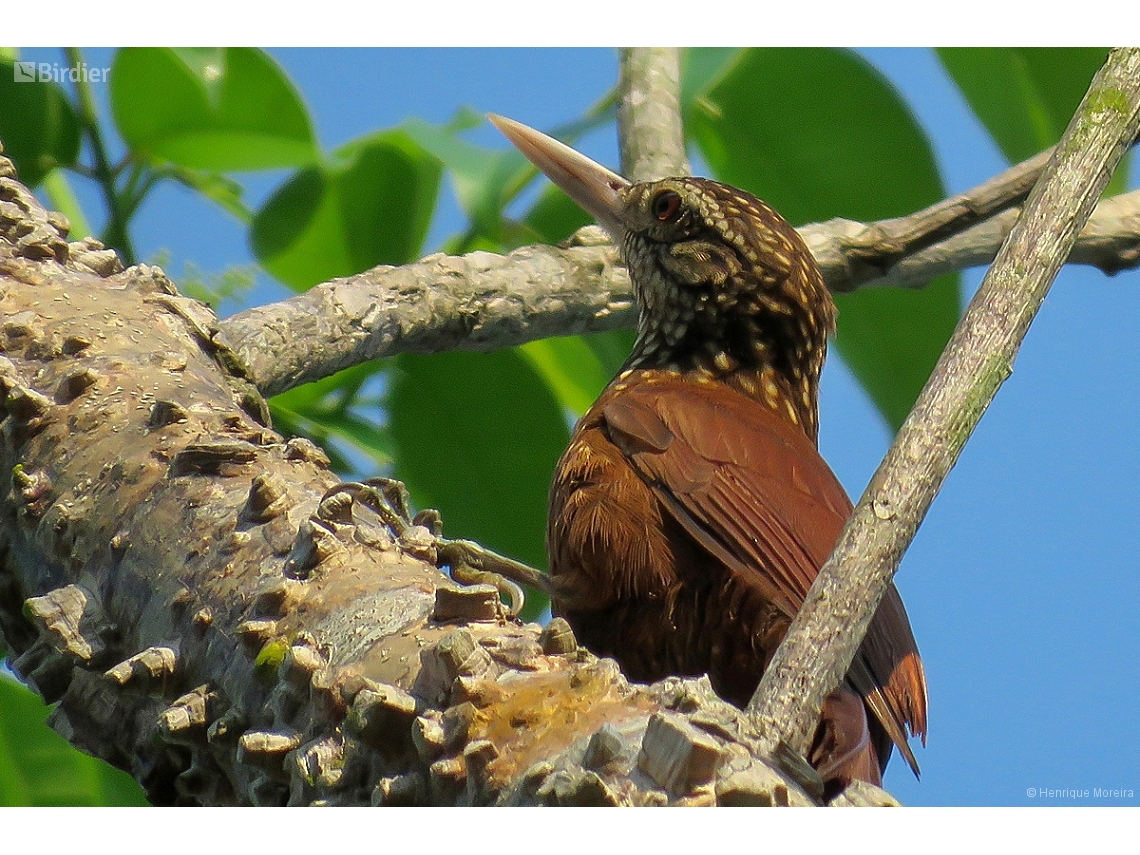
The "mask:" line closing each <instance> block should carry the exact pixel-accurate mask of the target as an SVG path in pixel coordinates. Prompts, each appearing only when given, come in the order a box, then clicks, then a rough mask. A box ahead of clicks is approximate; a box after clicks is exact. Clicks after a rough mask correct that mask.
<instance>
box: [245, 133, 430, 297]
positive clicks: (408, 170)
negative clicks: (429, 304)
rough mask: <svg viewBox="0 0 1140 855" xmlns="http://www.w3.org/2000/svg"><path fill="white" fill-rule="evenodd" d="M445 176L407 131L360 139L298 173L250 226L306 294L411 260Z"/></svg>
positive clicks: (281, 272) (284, 276)
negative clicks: (327, 160) (325, 161)
mask: <svg viewBox="0 0 1140 855" xmlns="http://www.w3.org/2000/svg"><path fill="white" fill-rule="evenodd" d="M440 172H441V169H440V164H439V161H438V160H437V159H436V158H434V157H432V156H431V155H430V154H429V153H428V152H426V151H424V149H423V148H422V147H420V146H419V145H417V144H416V143H415V142H414V141H413V140H412V139H411V138H410V137H409V136H408V134H407V133H406V132H404V131H401V130H396V131H385V132H382V133H377V134H372V135H370V136H366V137H363V138H361V139H358V140H355V141H353V142H351V143H349V144H348V145H346V146H344V147H343V148H341V149H339V150H338V151H337V152H336V153H335V154H334V156H333V159H332V162H331V163H330V164H327V165H319V166H311V167H307V168H305V169H302V170H300V171H299V172H296V173H294V174H293V176H292V177H291V178H290V179H289V180H288V181H286V182H285V184H283V185H282V186H281V187H280V188H279V189H278V190H277V191H276V192H275V193H274V194H273V196H272V197H271V198H270V199H269V200H268V201H266V203H265V205H264V206H262V208H261V210H259V211H258V212H257V213H256V214H255V215H254V218H253V224H252V226H251V229H250V242H251V243H252V245H253V251H254V254H255V255H256V256H257V259H258V260H259V261H260V262H261V264H262V265H263V266H264V267H265V269H266V270H268V271H269V272H270V273H272V274H273V275H274V276H276V277H277V278H278V279H280V280H281V281H282V282H284V283H286V284H287V285H289V286H291V287H293V288H296V289H298V290H303V289H305V288H308V287H309V286H311V285H315V284H316V283H318V282H324V281H326V280H328V279H332V278H334V277H337V276H350V275H352V274H354V273H360V272H362V271H364V270H367V269H369V268H370V267H374V266H376V265H377V264H404V263H406V262H408V261H411V260H413V259H414V258H415V257H416V255H417V254H418V253H419V252H420V248H421V247H422V246H423V242H424V239H425V238H426V236H427V230H428V226H429V225H430V223H431V215H432V211H433V209H434V207H435V200H436V195H437V193H438V192H439V181H440Z"/></svg>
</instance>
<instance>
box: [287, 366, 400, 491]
mask: <svg viewBox="0 0 1140 855" xmlns="http://www.w3.org/2000/svg"><path fill="white" fill-rule="evenodd" d="M384 370H385V369H384V367H383V365H382V363H379V362H368V363H365V364H363V365H355V366H353V367H352V368H349V369H346V370H345V371H341V372H338V373H337V374H334V375H333V376H332V377H325V378H323V379H321V380H318V381H316V382H315V383H306V384H305V385H304V386H298V387H296V388H294V389H290V390H289V391H288V392H284V393H282V394H280V395H277V396H275V397H273V398H272V399H270V401H269V408H270V412H271V414H272V416H273V424H274V426H275V427H276V428H277V430H278V431H280V432H281V433H282V434H284V435H302V436H307V437H309V438H310V439H312V440H313V441H314V442H316V443H317V444H318V445H321V446H322V447H324V448H325V449H326V450H327V451H329V455H330V457H332V458H333V468H334V469H335V470H336V471H337V472H339V473H341V474H342V475H350V474H354V472H355V471H356V470H357V469H358V468H359V467H358V466H354V461H353V460H351V459H349V458H348V457H346V456H345V455H344V454H341V453H340V452H339V451H338V450H337V449H336V448H335V447H330V442H329V441H330V440H335V441H336V442H338V443H340V444H342V445H343V446H346V447H347V449H346V450H347V451H348V452H350V453H353V452H354V453H355V454H356V455H358V456H360V455H362V456H364V457H366V458H368V460H369V461H371V466H370V467H369V468H370V470H371V471H368V472H366V473H364V474H366V475H375V474H376V472H375V470H376V469H379V468H382V467H385V466H387V465H389V464H390V463H391V462H392V438H391V436H389V434H388V430H387V427H386V426H384V425H382V424H380V421H381V416H380V411H379V406H377V405H376V404H375V403H373V404H372V405H371V406H366V405H364V404H363V403H362V402H361V401H360V393H361V390H362V388H363V387H364V386H365V384H367V383H369V382H371V381H373V380H374V379H375V378H376V377H377V375H378V374H381V373H382V372H383V371H384ZM369 411H371V412H369ZM356 462H357V463H358V462H359V460H357V461H356Z"/></svg>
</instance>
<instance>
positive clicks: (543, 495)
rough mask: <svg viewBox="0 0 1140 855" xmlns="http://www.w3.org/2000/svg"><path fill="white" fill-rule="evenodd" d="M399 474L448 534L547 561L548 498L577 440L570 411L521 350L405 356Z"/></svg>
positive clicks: (395, 431) (395, 427)
mask: <svg viewBox="0 0 1140 855" xmlns="http://www.w3.org/2000/svg"><path fill="white" fill-rule="evenodd" d="M388 414H389V430H390V431H391V434H392V437H393V439H394V441H395V445H396V450H397V458H396V465H395V474H396V476H397V477H399V478H402V479H403V480H404V481H406V483H407V485H408V489H409V490H410V491H411V494H412V497H413V499H414V501H415V503H416V504H417V505H418V506H419V507H421V508H423V507H434V508H437V509H439V511H440V513H441V514H442V515H443V523H444V533H445V534H446V535H447V536H448V537H457V538H467V539H471V540H476V541H478V542H479V543H481V544H483V545H484V546H487V547H488V548H490V549H494V550H495V551H497V552H501V553H503V554H504V555H508V556H510V557H512V558H515V559H517V560H519V561H524V562H526V563H528V564H531V565H533V566H538V567H541V566H545V564H546V559H545V549H544V547H543V538H544V532H545V530H546V505H547V495H548V493H549V490H550V477H551V473H552V472H553V471H554V464H555V462H556V461H557V460H558V457H559V455H561V453H562V451H563V449H565V447H566V444H567V443H568V441H569V428H568V426H567V423H566V418H565V416H564V414H563V411H562V408H561V407H560V406H559V403H558V401H557V400H555V397H554V396H553V395H552V394H551V392H550V390H549V389H548V388H547V386H546V384H545V383H544V382H543V381H542V379H541V378H540V377H539V375H538V374H537V373H536V372H535V370H534V369H533V368H532V367H531V365H530V364H528V362H527V361H526V360H525V359H524V358H523V357H522V356H521V355H520V354H519V353H518V352H517V351H514V350H500V351H496V352H494V353H488V354H475V353H441V354H436V355H434V356H401V357H399V358H398V359H397V361H396V367H395V370H394V371H393V372H392V384H391V388H390V391H389V395H388Z"/></svg>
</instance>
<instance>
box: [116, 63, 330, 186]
mask: <svg viewBox="0 0 1140 855" xmlns="http://www.w3.org/2000/svg"><path fill="white" fill-rule="evenodd" d="M110 84H111V85H110V92H111V111H112V114H113V115H114V117H115V124H116V125H117V126H118V128H119V133H120V134H121V135H122V137H123V139H124V140H125V141H126V143H127V145H128V146H129V147H130V148H131V149H132V151H134V152H135V153H139V154H143V155H148V156H152V157H156V158H160V159H163V160H168V161H170V162H171V163H175V164H178V165H180V166H185V167H189V168H191V169H204V170H209V171H215V172H228V171H234V170H247V169H273V168H278V167H283V166H301V165H304V164H307V163H313V162H314V161H315V160H316V159H317V157H318V148H317V144H316V140H315V138H314V136H313V128H312V122H311V121H310V119H309V113H308V110H307V109H306V108H305V104H304V102H303V101H302V100H301V96H300V94H299V93H298V92H297V90H296V88H294V86H293V84H292V83H291V82H290V80H289V78H288V77H287V76H286V75H285V73H284V72H283V71H282V70H281V68H280V67H279V66H278V65H277V64H276V63H275V62H274V61H273V60H272V59H271V58H270V57H269V55H268V54H266V53H265V52H264V51H261V50H257V49H255V48H204V49H199V48H179V49H171V48H124V49H123V50H120V51H119V52H118V53H116V54H115V59H114V62H113V64H112V67H111V79H110Z"/></svg>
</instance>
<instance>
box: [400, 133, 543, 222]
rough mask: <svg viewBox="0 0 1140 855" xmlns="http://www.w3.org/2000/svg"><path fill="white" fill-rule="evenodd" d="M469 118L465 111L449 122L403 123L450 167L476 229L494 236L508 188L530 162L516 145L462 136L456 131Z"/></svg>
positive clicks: (460, 201)
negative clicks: (493, 145)
mask: <svg viewBox="0 0 1140 855" xmlns="http://www.w3.org/2000/svg"><path fill="white" fill-rule="evenodd" d="M469 121H470V115H469V113H468V112H466V111H462V112H461V113H460V114H459V115H458V116H457V117H456V119H455V120H453V121H452V122H451V123H449V124H447V125H433V124H432V123H430V122H426V121H424V120H423V119H410V120H408V121H407V122H405V123H404V125H403V127H404V129H405V130H406V131H407V133H408V135H409V136H410V137H411V138H412V139H414V140H415V141H416V142H417V143H419V144H420V145H421V146H423V148H424V149H425V150H426V151H429V152H431V153H432V154H433V155H434V156H435V157H436V158H438V159H439V161H440V163H442V164H443V165H444V166H445V167H447V170H448V172H449V174H450V175H451V181H452V184H453V185H454V187H455V196H456V198H457V199H458V200H459V206H460V207H461V208H462V209H463V212H464V213H465V214H466V215H467V216H468V218H469V219H470V220H471V222H472V225H473V227H474V228H475V229H476V230H478V231H480V232H482V233H484V234H486V235H488V236H490V237H492V238H493V237H495V236H496V234H497V232H498V229H499V225H498V224H499V222H500V220H501V217H502V213H501V212H502V207H503V205H504V204H506V202H507V200H508V198H509V195H508V193H509V188H510V187H511V186H512V185H515V184H518V183H519V181H520V175H523V174H525V173H526V171H527V166H528V165H529V164H528V161H527V160H526V158H524V157H523V156H522V154H520V153H519V152H518V151H516V150H515V149H513V148H512V149H502V150H499V151H495V150H492V149H488V148H483V147H482V146H478V145H475V144H474V143H470V142H468V141H467V140H464V139H460V138H459V137H458V136H456V131H457V130H460V129H462V128H464V127H465V126H466V125H467V123H468V122H469ZM515 192H517V190H515Z"/></svg>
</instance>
